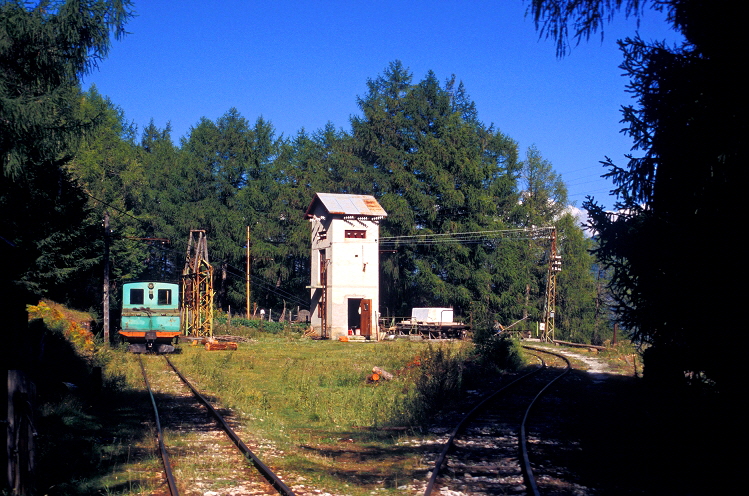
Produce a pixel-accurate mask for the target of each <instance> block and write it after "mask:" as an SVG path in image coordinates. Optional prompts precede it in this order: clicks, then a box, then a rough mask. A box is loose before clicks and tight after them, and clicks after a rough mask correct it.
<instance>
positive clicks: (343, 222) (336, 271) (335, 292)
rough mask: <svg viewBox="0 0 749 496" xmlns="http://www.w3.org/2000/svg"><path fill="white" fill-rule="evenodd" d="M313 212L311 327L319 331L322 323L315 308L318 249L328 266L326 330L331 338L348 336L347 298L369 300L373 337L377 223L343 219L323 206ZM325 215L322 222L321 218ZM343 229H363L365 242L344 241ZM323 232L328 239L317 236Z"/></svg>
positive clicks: (376, 302)
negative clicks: (323, 251)
mask: <svg viewBox="0 0 749 496" xmlns="http://www.w3.org/2000/svg"><path fill="white" fill-rule="evenodd" d="M317 209H318V210H320V211H319V212H318V211H315V212H313V215H314V216H316V217H317V219H315V218H313V221H312V252H311V274H310V276H311V277H310V285H311V286H313V287H312V288H311V289H310V291H311V297H312V305H311V307H312V308H311V309H310V312H311V313H312V315H311V324H312V326H313V327H314V328H315V329H318V330H321V325H322V322H321V320H320V317H319V312H318V309H317V305H318V302H319V298H320V295H321V293H322V290H321V289H316V288H315V287H314V286H321V285H322V282H321V281H320V280H319V274H320V250H321V249H325V254H326V258H328V259H329V260H330V262H329V264H328V281H327V284H328V319H327V320H328V329H329V336H330V338H331V339H338V337H339V336H343V335H346V334H348V300H349V298H357V299H359V298H360V299H371V300H372V322H371V328H372V335H373V337H374V336H375V334H376V329H377V316H378V315H379V301H380V297H379V296H380V277H379V276H380V265H379V259H380V251H379V232H380V229H379V224H378V223H377V222H376V221H373V220H370V219H343V218H342V216H332V218H330V217H331V216H330V214H328V213H327V212H325V210H324V208H323V207H322V205H319V206H318V208H317ZM323 216H325V220H321V219H320V217H323ZM346 230H363V231H365V232H366V237H365V239H360V238H346V237H345V233H346ZM321 231H326V238H327V239H324V240H322V239H320V236H319V233H320V232H321Z"/></svg>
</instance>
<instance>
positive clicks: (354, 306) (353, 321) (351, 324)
mask: <svg viewBox="0 0 749 496" xmlns="http://www.w3.org/2000/svg"><path fill="white" fill-rule="evenodd" d="M361 301H362V299H361V298H349V299H348V329H349V330H350V331H353V334H356V330H357V329H361V315H359V306H360V305H361Z"/></svg>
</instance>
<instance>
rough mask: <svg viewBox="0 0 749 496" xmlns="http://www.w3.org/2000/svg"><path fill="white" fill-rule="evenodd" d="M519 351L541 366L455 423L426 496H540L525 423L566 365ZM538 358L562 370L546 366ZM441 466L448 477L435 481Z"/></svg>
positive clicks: (539, 353) (567, 368) (536, 353)
mask: <svg viewBox="0 0 749 496" xmlns="http://www.w3.org/2000/svg"><path fill="white" fill-rule="evenodd" d="M524 348H525V349H526V350H528V351H529V352H530V353H531V354H532V355H534V356H536V358H537V359H538V360H539V362H540V366H539V367H538V368H536V369H535V370H532V371H531V372H528V373H526V374H524V375H521V376H519V377H517V378H515V379H514V380H513V381H512V382H510V383H508V384H506V385H505V386H503V387H502V388H500V389H499V390H497V391H496V392H494V393H492V394H491V395H489V396H487V397H486V398H484V399H483V400H482V401H481V402H480V403H479V404H477V405H476V406H475V407H474V408H473V409H472V410H471V411H470V412H468V413H467V414H466V415H465V416H464V417H463V418H462V419H461V420H460V421H459V423H458V425H457V426H456V427H455V428H454V429H453V431H452V432H451V433H450V436H449V437H448V440H447V442H446V443H445V445H444V446H443V449H442V451H441V453H440V454H439V456H438V457H437V460H436V461H435V463H434V468H433V469H432V472H431V476H430V479H429V482H428V483H427V486H426V489H425V491H424V495H425V496H429V495H430V494H432V492H433V491H435V489H436V487H437V486H440V487H441V488H443V489H445V488H446V489H453V490H460V491H461V492H463V493H465V492H467V493H470V494H474V493H476V494H533V495H540V492H539V488H538V484H537V483H536V475H535V473H534V468H533V466H532V463H531V460H530V459H531V456H530V454H529V448H528V435H527V430H528V429H527V424H528V419H529V415H530V412H531V410H532V408H533V406H534V405H535V404H536V401H537V400H538V399H539V398H540V397H541V396H542V395H543V394H544V393H545V392H546V391H547V389H548V388H549V387H550V386H551V385H552V384H553V383H554V382H556V381H557V380H558V379H560V378H561V377H562V376H564V375H565V374H567V373H568V372H569V371H570V370H571V364H570V362H569V360H567V358H566V357H564V356H562V355H560V354H557V353H553V352H550V351H546V350H542V349H539V348H531V347H529V346H524ZM542 355H548V356H552V357H554V358H553V360H555V361H557V362H559V361H561V362H563V363H564V364H565V366H564V367H555V366H554V367H549V366H548V365H547V363H546V360H544V358H542ZM547 360H548V359H547ZM445 467H447V468H448V470H449V472H450V473H451V474H452V476H443V477H440V474H441V473H444V471H445Z"/></svg>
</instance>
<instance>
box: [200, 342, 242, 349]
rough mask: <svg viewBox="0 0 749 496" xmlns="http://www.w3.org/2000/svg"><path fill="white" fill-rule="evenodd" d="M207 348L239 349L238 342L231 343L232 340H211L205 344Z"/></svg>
mask: <svg viewBox="0 0 749 496" xmlns="http://www.w3.org/2000/svg"><path fill="white" fill-rule="evenodd" d="M205 349H206V350H207V351H224V350H231V351H233V350H236V349H237V343H231V342H228V343H227V342H217V341H213V342H209V343H206V344H205Z"/></svg>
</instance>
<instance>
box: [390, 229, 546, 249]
mask: <svg viewBox="0 0 749 496" xmlns="http://www.w3.org/2000/svg"><path fill="white" fill-rule="evenodd" d="M554 229H555V228H554V227H529V228H519V229H501V230H497V231H473V232H463V233H446V234H420V235H413V236H385V237H381V238H380V246H383V247H395V246H399V245H421V246H425V245H437V244H457V243H463V244H470V243H483V242H485V241H497V240H500V239H517V240H521V239H551V233H552V232H553V230H554Z"/></svg>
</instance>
